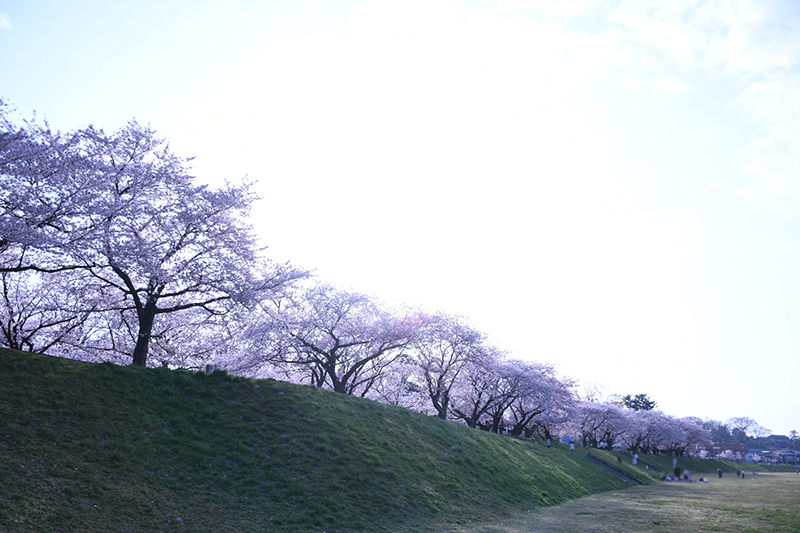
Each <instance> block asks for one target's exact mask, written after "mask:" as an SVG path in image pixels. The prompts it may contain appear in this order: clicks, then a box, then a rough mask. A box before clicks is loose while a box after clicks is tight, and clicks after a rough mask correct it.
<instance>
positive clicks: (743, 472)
mask: <svg viewBox="0 0 800 533" xmlns="http://www.w3.org/2000/svg"><path fill="white" fill-rule="evenodd" d="M744 474H745V471H744V470H742V479H744Z"/></svg>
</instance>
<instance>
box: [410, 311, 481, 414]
mask: <svg viewBox="0 0 800 533" xmlns="http://www.w3.org/2000/svg"><path fill="white" fill-rule="evenodd" d="M483 340H484V338H483V335H482V334H481V333H480V332H478V331H477V330H475V329H473V328H472V327H470V326H468V325H466V324H465V323H464V321H463V319H459V318H456V317H452V316H447V315H444V314H437V315H434V316H432V317H429V318H427V319H426V320H425V325H424V327H423V328H422V330H421V332H420V335H419V336H418V337H417V339H416V340H415V341H414V343H413V344H412V345H411V351H410V354H411V357H412V358H413V361H414V362H415V363H416V366H417V369H418V373H419V376H420V381H421V385H422V386H423V387H424V389H425V390H426V391H427V395H428V397H429V398H430V402H431V404H432V405H433V408H434V409H435V410H436V415H437V416H438V417H439V418H447V415H448V411H449V409H450V399H451V391H452V389H453V386H454V385H455V384H456V382H457V380H458V379H459V378H460V377H461V372H462V370H463V369H464V367H465V366H466V365H467V364H468V363H469V362H470V361H473V360H475V358H476V357H478V356H480V355H482V354H483V347H482V343H483Z"/></svg>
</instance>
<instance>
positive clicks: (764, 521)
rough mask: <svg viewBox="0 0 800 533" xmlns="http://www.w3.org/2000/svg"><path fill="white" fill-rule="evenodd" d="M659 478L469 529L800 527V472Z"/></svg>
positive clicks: (568, 532) (557, 532)
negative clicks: (705, 480) (701, 479)
mask: <svg viewBox="0 0 800 533" xmlns="http://www.w3.org/2000/svg"><path fill="white" fill-rule="evenodd" d="M708 481H709V482H708V483H707V484H706V483H698V482H694V483H688V482H672V483H667V482H660V483H656V484H653V485H647V486H637V487H632V488H630V489H627V490H620V491H611V492H605V493H602V494H596V495H594V496H588V497H585V498H580V499H577V500H572V501H569V502H566V503H564V504H562V505H557V506H554V507H548V508H544V509H541V510H538V511H536V512H533V513H530V514H526V515H524V516H516V517H509V519H508V520H507V521H505V522H503V523H495V524H483V525H480V526H476V527H464V528H463V529H457V530H454V531H459V532H464V533H572V532H580V533H600V532H603V533H605V532H609V533H611V532H614V533H619V532H626V531H637V532H642V531H647V532H655V533H672V532H675V533H685V532H691V531H725V532H759V533H761V532H768V531H769V532H771V531H786V532H800V475H797V474H795V473H790V474H789V473H782V474H774V473H773V474H764V473H762V474H759V475H756V476H754V475H752V473H749V474H748V475H747V477H746V478H745V479H739V478H737V477H736V476H732V475H726V476H725V477H723V478H722V479H718V478H717V476H716V475H714V476H713V477H709V478H708Z"/></svg>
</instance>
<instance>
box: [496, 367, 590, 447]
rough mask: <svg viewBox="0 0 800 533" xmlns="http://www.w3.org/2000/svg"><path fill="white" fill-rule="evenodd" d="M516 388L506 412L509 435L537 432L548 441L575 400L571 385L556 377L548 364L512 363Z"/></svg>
mask: <svg viewBox="0 0 800 533" xmlns="http://www.w3.org/2000/svg"><path fill="white" fill-rule="evenodd" d="M515 366H516V370H517V372H518V375H519V377H520V389H519V393H518V394H517V395H516V397H515V398H514V399H513V400H512V401H511V402H510V404H509V406H508V409H507V411H506V416H507V417H508V420H509V423H510V425H511V430H510V431H511V433H512V434H513V435H520V434H522V433H523V431H525V430H528V431H532V430H538V432H539V433H540V434H541V436H542V437H544V438H548V439H549V438H551V437H552V436H553V434H552V431H553V430H554V429H555V426H556V425H557V424H559V423H562V422H564V421H565V420H566V417H567V415H568V413H569V411H570V407H571V404H572V403H573V402H574V401H575V398H574V394H573V391H572V387H573V386H574V384H573V382H572V381H570V380H566V379H562V378H559V377H558V376H557V375H556V372H555V369H554V368H553V367H552V366H551V365H546V364H540V363H531V362H524V361H519V362H517V363H516V364H515Z"/></svg>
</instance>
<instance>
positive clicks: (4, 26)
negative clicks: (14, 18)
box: [0, 13, 14, 30]
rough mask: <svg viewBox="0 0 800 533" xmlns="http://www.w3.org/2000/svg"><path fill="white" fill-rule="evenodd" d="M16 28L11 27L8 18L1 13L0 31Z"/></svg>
mask: <svg viewBox="0 0 800 533" xmlns="http://www.w3.org/2000/svg"><path fill="white" fill-rule="evenodd" d="M13 29H14V27H13V26H12V25H11V21H10V20H8V16H7V15H4V14H3V13H0V30H13Z"/></svg>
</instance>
